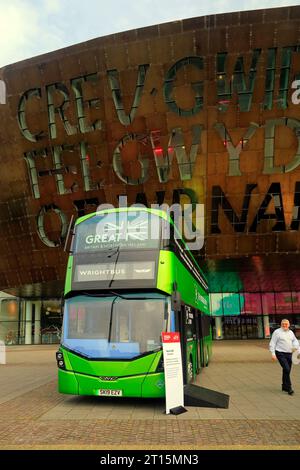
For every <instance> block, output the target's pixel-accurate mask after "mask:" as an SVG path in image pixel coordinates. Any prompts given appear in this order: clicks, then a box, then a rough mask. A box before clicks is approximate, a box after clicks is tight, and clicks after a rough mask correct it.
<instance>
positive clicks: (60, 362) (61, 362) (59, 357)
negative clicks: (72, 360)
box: [56, 351, 66, 369]
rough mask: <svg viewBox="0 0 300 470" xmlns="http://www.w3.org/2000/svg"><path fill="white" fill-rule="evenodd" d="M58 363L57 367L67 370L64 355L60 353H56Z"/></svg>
mask: <svg viewBox="0 0 300 470" xmlns="http://www.w3.org/2000/svg"><path fill="white" fill-rule="evenodd" d="M56 362H57V367H58V368H59V369H65V368H66V366H65V361H64V355H63V353H61V352H60V351H58V352H57V353H56Z"/></svg>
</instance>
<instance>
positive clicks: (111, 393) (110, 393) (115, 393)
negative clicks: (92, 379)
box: [99, 388, 122, 397]
mask: <svg viewBox="0 0 300 470" xmlns="http://www.w3.org/2000/svg"><path fill="white" fill-rule="evenodd" d="M99 395H100V396H106V397H121V396H122V390H110V389H109V388H100V390H99Z"/></svg>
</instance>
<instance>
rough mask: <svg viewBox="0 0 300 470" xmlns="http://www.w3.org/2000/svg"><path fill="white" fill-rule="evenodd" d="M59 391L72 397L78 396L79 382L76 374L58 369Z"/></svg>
mask: <svg viewBox="0 0 300 470" xmlns="http://www.w3.org/2000/svg"><path fill="white" fill-rule="evenodd" d="M58 391H59V392H60V393H67V394H70V395H78V382H77V380H76V377H75V374H74V372H68V371H65V370H62V369H58Z"/></svg>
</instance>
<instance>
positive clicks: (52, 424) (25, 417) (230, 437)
mask: <svg viewBox="0 0 300 470" xmlns="http://www.w3.org/2000/svg"><path fill="white" fill-rule="evenodd" d="M56 350H57V347H56V346H19V347H9V348H8V352H7V364H6V365H0V448H1V449H16V448H18V449H31V448H34V449H39V448H40V449H56V448H61V449H68V448H71V449H74V448H77V449H87V448H88V449H89V448H91V449H92V448H94V449H124V448H127V449H252V448H253V449H273V448H274V449H275V448H276V449H279V448H283V449H285V448H286V446H287V445H288V448H289V449H300V365H299V366H293V371H292V382H293V387H294V389H295V394H294V395H293V396H289V395H288V394H286V393H284V392H282V391H281V368H280V366H279V365H278V364H275V363H272V362H271V357H270V353H269V352H268V341H265V340H248V341H219V342H214V354H213V359H212V362H211V364H210V365H209V367H207V368H205V369H204V370H203V371H202V372H201V374H200V375H199V376H198V379H197V384H198V385H201V386H203V387H206V388H210V389H213V390H217V391H220V392H223V393H226V394H228V395H230V402H229V408H228V409H215V408H196V407H187V409H188V412H187V413H184V414H181V415H178V416H173V415H166V414H165V413H164V400H152V399H151V400H150V399H118V398H100V397H74V396H68V395H60V394H59V393H58V392H57V378H56V376H57V369H56V361H55V351H56ZM287 443H288V444H287Z"/></svg>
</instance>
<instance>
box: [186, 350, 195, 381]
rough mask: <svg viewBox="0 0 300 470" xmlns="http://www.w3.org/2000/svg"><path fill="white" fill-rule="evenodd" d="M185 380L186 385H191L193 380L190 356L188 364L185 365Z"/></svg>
mask: <svg viewBox="0 0 300 470" xmlns="http://www.w3.org/2000/svg"><path fill="white" fill-rule="evenodd" d="M187 379H188V383H191V382H192V381H193V380H194V370H193V359H192V356H190V358H189V362H188V365H187Z"/></svg>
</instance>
